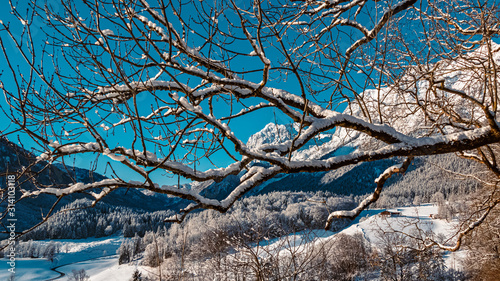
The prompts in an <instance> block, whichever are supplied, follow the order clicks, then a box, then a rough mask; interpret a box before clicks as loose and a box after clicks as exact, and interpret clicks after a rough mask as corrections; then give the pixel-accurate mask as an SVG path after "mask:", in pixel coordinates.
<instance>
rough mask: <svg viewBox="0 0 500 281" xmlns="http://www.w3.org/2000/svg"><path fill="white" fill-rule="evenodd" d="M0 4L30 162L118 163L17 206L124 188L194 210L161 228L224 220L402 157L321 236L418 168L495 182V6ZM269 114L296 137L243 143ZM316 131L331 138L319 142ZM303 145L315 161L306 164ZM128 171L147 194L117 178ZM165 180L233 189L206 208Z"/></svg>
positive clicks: (364, 1) (140, 0) (197, 196)
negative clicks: (295, 185)
mask: <svg viewBox="0 0 500 281" xmlns="http://www.w3.org/2000/svg"><path fill="white" fill-rule="evenodd" d="M55 4H57V6H56V5H55ZM11 6H12V11H13V14H14V15H15V16H16V17H17V19H18V20H19V21H20V22H22V24H23V25H24V28H23V30H22V35H21V36H17V35H16V34H15V33H14V32H13V31H12V29H11V28H10V26H9V24H8V23H6V22H4V23H2V24H1V25H2V27H3V30H2V32H1V37H0V45H1V48H2V50H3V53H4V56H5V59H6V61H7V68H8V69H9V70H10V72H11V75H12V77H13V80H12V81H9V83H7V81H3V84H2V86H1V88H2V90H3V92H4V94H5V96H6V99H7V101H8V103H9V105H10V109H7V111H8V113H9V116H10V118H11V121H12V123H13V124H15V125H16V126H17V127H16V129H17V128H19V129H21V130H22V131H24V132H26V133H27V134H29V135H30V136H31V137H32V138H33V140H34V141H36V142H38V144H39V145H40V147H43V148H44V151H43V153H42V154H41V155H40V156H39V158H38V159H39V160H40V161H42V160H46V161H49V162H53V161H56V160H58V161H68V159H70V158H71V157H74V156H76V155H80V154H92V153H94V154H98V155H100V156H102V157H103V158H105V157H107V158H109V159H110V160H113V161H110V162H112V163H109V164H107V167H108V168H109V169H111V170H112V171H113V177H112V178H110V179H106V180H102V181H99V182H94V183H91V184H83V183H78V182H77V183H75V184H73V185H70V186H67V187H63V188H60V187H51V186H49V187H47V186H44V187H40V188H39V189H38V190H34V191H26V192H25V193H24V194H23V197H29V196H36V195H39V194H53V195H56V196H57V197H58V198H59V199H60V198H61V197H63V196H66V195H68V194H73V193H78V192H86V193H88V194H90V195H92V196H93V197H94V198H95V202H98V201H99V200H101V199H102V198H103V197H104V196H106V195H108V194H109V193H110V192H111V191H112V190H114V189H117V188H120V187H121V188H144V189H148V190H150V191H153V192H158V193H165V194H169V195H172V196H177V197H181V198H184V199H188V200H191V201H192V202H193V204H191V205H189V206H188V207H187V208H185V209H183V210H181V211H180V214H179V215H178V216H176V217H174V218H169V219H167V220H168V221H177V222H180V221H182V220H183V218H184V217H185V215H186V214H188V213H189V212H191V211H193V210H195V209H199V208H209V209H215V210H218V211H221V212H224V211H226V210H227V209H228V208H230V207H231V206H232V204H233V203H234V202H235V201H236V200H238V199H239V198H240V197H241V196H243V195H244V194H246V193H247V192H248V191H250V190H252V189H253V188H254V187H256V186H257V185H259V184H261V183H263V182H265V181H267V180H269V179H271V178H273V177H275V176H276V175H278V174H283V173H299V172H320V171H330V170H333V169H337V168H340V167H344V166H347V165H351V164H356V163H359V162H362V161H376V160H380V159H388V158H393V157H403V158H404V159H405V160H404V161H403V162H402V164H400V165H396V166H393V167H389V168H388V169H387V170H386V171H385V172H383V173H382V174H381V175H380V177H379V178H378V179H376V180H375V183H376V189H375V192H374V193H373V194H372V195H371V196H369V197H368V198H366V200H364V201H363V202H362V203H361V204H360V205H359V206H358V207H357V208H356V209H354V210H351V211H340V212H333V213H331V214H330V217H329V218H328V221H327V227H329V226H330V224H331V223H332V221H333V220H334V219H335V218H338V217H355V216H357V215H359V213H360V212H361V211H362V210H363V209H365V208H367V207H368V206H369V205H370V204H371V203H372V202H374V201H376V200H377V199H378V197H379V195H380V192H381V191H382V188H383V186H384V183H385V181H386V180H387V179H388V178H389V177H391V176H392V175H393V174H395V173H402V172H404V171H405V170H406V169H407V168H408V166H409V165H410V163H411V161H412V159H413V157H416V156H422V155H433V154H442V153H457V154H459V155H460V156H462V157H467V158H471V159H474V160H476V161H479V162H481V163H483V164H485V166H486V167H487V168H488V169H489V170H491V172H492V173H493V174H495V175H496V177H497V178H498V177H499V176H500V169H499V167H498V165H497V159H496V158H497V154H495V153H494V151H493V149H492V148H491V144H494V143H497V142H499V141H500V127H499V125H498V122H497V116H496V115H497V113H498V98H499V95H498V85H499V83H498V79H499V78H500V76H499V74H498V69H497V68H498V65H499V48H500V46H499V45H497V44H495V43H494V40H496V39H497V38H498V34H499V32H500V31H499V20H498V18H499V17H498V14H499V12H498V5H496V3H495V2H490V1H478V2H474V1H468V0H464V1H460V0H456V1H451V2H450V1H446V2H444V1H438V0H435V1H434V0H429V1H417V0H397V1H385V0H382V1H369V0H353V1H344V0H339V1H253V2H252V3H246V2H244V1H236V0H231V1H163V0H162V1H159V0H137V1H132V0H120V1H118V0H96V1H76V2H69V1H61V2H57V1H48V2H47V3H40V1H32V2H31V3H30V5H29V9H28V15H25V14H21V13H20V10H19V9H16V8H15V7H14V6H15V5H14V4H12V3H11ZM464 11H465V12H464ZM40 22H43V29H42V30H40V28H36V27H39V26H40ZM37 24H38V26H37ZM35 29H36V31H37V32H38V35H37V37H36V39H35V38H34V37H33V34H34V32H35ZM40 33H43V36H41V35H40ZM42 37H43V40H40V39H39V38H42ZM40 43H43V44H40ZM7 44H13V45H14V46H15V47H17V49H18V50H19V52H20V54H21V56H22V57H23V58H24V60H25V62H26V63H27V65H28V70H27V71H26V72H23V71H22V69H25V68H19V69H18V68H17V67H16V62H15V61H14V60H15V59H13V56H11V54H10V53H9V50H10V49H9V48H7V47H6V45H7ZM20 69H21V70H20ZM266 112H267V113H269V112H271V113H274V114H278V115H279V116H280V118H282V119H284V120H285V121H284V122H285V123H286V122H288V123H289V124H293V126H292V127H293V128H294V130H293V132H292V133H291V136H290V137H289V138H288V139H286V140H280V139H279V138H278V139H276V140H274V141H273V142H271V143H267V144H261V145H254V146H251V145H249V144H248V143H246V142H245V141H246V139H245V138H246V137H245V138H244V137H243V136H242V135H244V134H242V130H241V129H239V127H242V126H246V125H245V124H248V123H249V122H253V121H252V120H253V118H255V117H256V116H258V115H259V114H265V113H266ZM327 133H329V134H330V135H331V136H332V141H330V142H328V143H327V144H324V143H322V142H320V141H319V142H317V140H319V139H320V138H322V137H323V135H324V134H327ZM355 138H358V139H359V138H361V139H362V140H364V141H363V144H362V145H361V147H359V148H358V149H357V150H355V151H354V152H352V153H349V154H346V155H336V154H332V153H331V152H332V151H335V150H337V149H339V148H341V147H342V146H344V145H346V144H348V143H349V142H350V141H352V140H353V139H355ZM311 145H312V146H315V147H316V152H315V153H312V152H310V153H305V152H304V151H305V148H307V147H309V146H311ZM114 161H116V162H114ZM256 161H258V162H261V163H266V165H252V163H255V162H256ZM120 165H121V166H122V167H123V166H124V167H127V168H128V170H127V172H126V173H127V174H125V173H124V172H123V170H115V169H114V168H116V167H118V166H120ZM264 166H265V167H264ZM132 173H133V174H135V175H136V176H138V177H141V178H142V180H141V181H128V180H126V178H128V177H129V176H130V174H132ZM165 173H167V176H168V175H172V176H174V177H179V179H180V178H181V177H182V178H184V179H187V180H191V181H197V182H207V181H221V180H223V179H224V178H226V177H228V176H230V175H237V176H238V177H239V184H238V185H237V186H236V187H235V188H234V189H233V190H231V192H230V193H229V195H228V196H227V197H226V198H224V199H222V200H215V199H208V198H206V197H205V196H203V195H202V193H200V192H199V190H194V189H187V188H183V187H181V186H180V185H179V186H166V185H163V186H162V185H160V184H159V183H158V182H157V180H155V179H157V178H158V176H157V175H163V174H165ZM498 202H499V199H498V198H496V199H492V200H491V201H489V202H487V204H486V205H487V206H488V207H487V208H486V209H485V211H484V212H483V214H485V216H486V215H487V213H489V210H491V209H492V208H494V207H495V206H496V205H497V204H498ZM47 217H48V216H47ZM483 220H484V219H483ZM481 221H482V220H481V218H479V220H478V221H477V223H480V222H481ZM473 228H474V224H471V225H470V227H469V228H466V229H464V230H463V233H464V235H465V234H466V233H468V232H469V231H470V230H471V229H473ZM460 237H461V236H460ZM459 245H460V242H459V243H458V244H457V247H459ZM443 247H445V246H443ZM448 249H451V250H453V249H455V248H453V247H448Z"/></svg>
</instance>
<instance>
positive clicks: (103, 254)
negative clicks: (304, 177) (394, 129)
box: [0, 204, 465, 281]
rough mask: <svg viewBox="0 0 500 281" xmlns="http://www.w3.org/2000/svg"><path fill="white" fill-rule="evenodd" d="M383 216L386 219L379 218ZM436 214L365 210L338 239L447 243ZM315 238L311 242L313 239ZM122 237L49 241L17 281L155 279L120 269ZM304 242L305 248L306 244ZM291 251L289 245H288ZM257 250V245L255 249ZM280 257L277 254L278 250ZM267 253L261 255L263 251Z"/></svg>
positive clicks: (450, 257) (4, 271)
mask: <svg viewBox="0 0 500 281" xmlns="http://www.w3.org/2000/svg"><path fill="white" fill-rule="evenodd" d="M383 211H389V213H390V214H387V213H386V215H383V214H384V213H383ZM434 214H437V207H436V206H434V205H431V204H426V205H421V206H418V207H402V208H396V209H388V210H368V211H365V212H363V213H362V214H361V215H360V216H359V218H358V219H357V220H356V221H354V222H353V223H352V224H351V225H350V226H349V227H347V228H345V229H344V230H342V231H341V232H340V233H344V234H348V235H354V234H356V233H361V234H362V235H363V237H364V238H365V239H366V240H367V241H368V242H369V243H370V244H371V245H372V247H377V245H380V243H381V242H382V241H381V233H382V232H384V233H390V232H401V231H402V232H405V233H410V232H413V231H414V230H415V229H416V228H417V226H418V228H419V229H421V230H423V231H427V232H429V233H430V231H432V232H433V235H434V236H436V237H437V236H439V235H442V236H445V237H450V236H451V235H453V234H454V226H455V224H456V222H453V221H452V222H448V221H445V220H441V219H433V218H432V216H433V215H434ZM336 235H337V233H333V232H330V231H314V232H308V233H307V234H306V233H305V232H301V233H296V234H292V235H289V236H287V237H286V239H288V241H290V240H292V241H294V244H295V245H302V246H304V245H306V243H320V242H324V241H327V240H328V239H335V236H336ZM311 236H314V237H313V238H314V239H311ZM123 239H124V238H123V237H104V238H89V239H82V240H53V241H55V242H57V243H58V244H59V246H60V253H59V255H58V256H57V258H56V259H55V260H54V261H53V262H50V261H47V260H46V259H27V258H22V259H18V260H16V278H15V280H18V281H35V280H40V281H42V280H60V281H64V280H68V276H69V275H70V274H71V272H72V270H80V269H84V270H85V271H86V273H87V274H88V275H89V276H90V280H92V281H114V280H117V281H126V280H129V279H130V278H131V276H132V274H133V272H134V271H135V270H136V269H138V270H139V271H141V272H142V273H143V276H148V275H150V274H151V275H155V274H156V271H157V270H158V269H157V268H151V267H146V266H141V265H139V264H140V260H136V261H133V262H131V263H129V264H122V265H119V264H118V256H117V255H116V251H117V249H118V248H119V246H120V244H121V242H122V241H123ZM281 239H284V237H282V238H277V239H273V240H269V241H264V242H262V243H261V244H260V245H258V246H259V247H268V248H273V247H274V248H276V247H281V246H280V245H284V243H280V240H281ZM304 241H308V242H304ZM36 243H42V244H43V243H50V241H49V240H44V241H36ZM287 244H288V245H290V243H287ZM255 247H257V245H255ZM278 251H280V249H278ZM262 253H265V251H262ZM464 255H465V252H464V251H459V252H457V253H447V254H446V255H445V264H446V266H447V267H448V268H452V269H457V270H460V263H461V262H460V261H461V259H462V258H463V257H464ZM8 268H9V265H8V264H7V260H6V259H1V260H0V280H8V278H9V277H10V272H8Z"/></svg>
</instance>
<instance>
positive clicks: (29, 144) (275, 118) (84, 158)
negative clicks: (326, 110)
mask: <svg viewBox="0 0 500 281" xmlns="http://www.w3.org/2000/svg"><path fill="white" fill-rule="evenodd" d="M52 2H55V1H52ZM53 7H55V9H56V10H57V9H58V7H57V6H53ZM18 11H19V13H20V14H23V13H24V11H25V9H24V8H23V7H21V6H19V7H18ZM0 19H1V20H2V21H3V22H4V23H6V24H8V25H9V27H10V30H11V32H12V33H13V34H14V36H19V37H21V33H22V31H23V25H22V24H21V23H20V22H19V21H18V20H17V19H16V18H15V17H14V16H13V15H12V14H11V12H10V6H9V5H8V3H7V2H5V1H3V2H2V3H1V4H0ZM33 23H34V24H33V26H32V27H33V28H32V36H33V39H34V42H35V43H41V42H44V41H45V35H44V34H43V32H40V31H41V29H43V28H46V27H45V26H44V25H43V24H42V23H41V22H40V21H36V20H35V21H34V22H33ZM1 32H2V38H6V37H5V36H6V35H7V34H6V33H5V31H1ZM4 44H5V47H6V49H7V50H6V51H7V53H8V55H9V58H10V60H11V62H14V63H18V65H14V66H13V67H14V68H19V69H20V70H21V72H23V73H25V75H26V73H29V68H28V67H27V65H26V64H25V63H24V62H23V60H22V57H21V56H20V54H19V52H18V51H17V50H16V48H15V46H14V45H12V44H8V43H4ZM246 47H248V46H246ZM250 50H251V49H249V52H250ZM13 57H14V58H15V59H12V58H13ZM253 60H254V61H255V60H257V61H258V59H257V58H253ZM241 63H247V64H248V65H249V66H251V65H252V63H253V62H252V61H251V60H250V59H248V60H247V61H242V62H241ZM50 67H51V66H50V65H48V66H47V68H49V69H50ZM59 67H63V68H64V67H66V68H67V66H61V65H59ZM63 71H64V69H63ZM67 71H70V69H67ZM0 73H1V76H0V79H1V80H2V81H3V83H4V86H5V88H6V89H11V90H13V89H15V84H14V83H13V79H12V76H11V73H10V71H9V70H8V69H7V65H6V62H5V59H4V56H3V55H2V56H0ZM251 76H252V75H251V74H249V75H247V76H246V77H245V78H247V79H248V78H249V77H251ZM255 76H256V77H255V79H251V80H254V82H259V79H261V74H260V73H259V74H256V75H255ZM271 85H272V83H271ZM272 86H278V85H272ZM279 86H280V87H281V88H284V89H287V90H289V91H291V92H296V91H297V90H298V83H297V82H296V81H294V80H293V79H289V80H288V82H287V83H286V84H280V85H279ZM138 100H139V102H141V103H144V104H145V110H146V109H147V107H146V106H147V105H148V104H151V100H150V99H148V96H147V94H140V95H139V96H138ZM0 106H2V108H4V109H8V108H9V107H8V105H7V103H6V101H5V99H4V97H2V99H1V101H0ZM221 110H227V106H226V109H221ZM235 111H236V112H238V111H239V109H238V108H236V110H235ZM1 114H2V115H3V113H1ZM249 117H250V118H238V119H235V120H233V121H231V123H230V127H231V129H232V130H233V131H234V132H235V134H236V135H237V136H239V137H240V138H241V139H242V140H243V141H246V140H247V139H248V138H249V137H250V136H251V135H252V134H254V133H255V132H257V131H259V130H260V129H262V128H263V127H264V126H265V125H266V124H268V123H271V122H273V123H274V122H277V123H289V122H290V120H289V119H288V118H286V116H284V115H283V114H282V113H280V112H279V111H275V110H274V109H265V110H261V111H259V112H258V113H252V114H250V115H249ZM6 119H7V117H5V116H2V120H6ZM249 120H250V122H249ZM69 128H71V127H69ZM66 129H67V128H66ZM0 130H1V131H3V132H6V133H10V132H12V131H13V130H15V127H13V126H12V125H11V124H10V122H1V123H0ZM7 137H8V138H9V139H10V140H11V141H13V142H14V143H17V144H20V145H22V146H23V147H24V148H25V149H27V150H32V149H33V148H35V149H37V150H39V149H40V148H39V147H38V146H37V144H36V143H35V142H34V141H33V140H32V139H31V138H30V137H28V136H27V135H26V134H25V133H22V132H15V133H12V134H9V135H8V136H7ZM108 137H109V139H110V140H112V141H116V142H117V143H119V142H120V141H122V142H123V141H124V139H126V138H129V137H130V136H127V135H124V134H122V133H116V135H114V136H113V135H111V134H108ZM80 140H81V141H87V140H85V139H80ZM88 141H93V140H88ZM229 150H232V146H230V147H229ZM95 160H96V155H80V156H78V157H76V158H75V159H67V160H66V161H69V164H73V163H74V164H75V165H76V166H79V167H81V168H90V166H92V165H94V164H95V163H94V161H95ZM108 160H109V159H107V158H106V157H103V159H101V160H100V161H98V165H97V172H100V173H104V171H107V172H109V169H107V170H106V168H105V166H106V165H105V164H106V162H108ZM214 160H216V161H218V162H219V163H218V164H222V165H221V166H224V162H227V163H230V159H229V157H227V156H225V155H224V154H223V153H216V155H215V156H214ZM198 165H199V166H198V168H199V169H206V168H209V167H210V164H209V163H208V161H205V162H203V161H201V162H200V163H198ZM113 167H114V168H115V169H116V170H117V171H118V173H119V174H120V175H122V176H123V175H125V176H124V178H127V179H130V180H132V179H134V180H135V179H140V178H139V177H136V176H133V175H131V174H130V173H127V169H128V168H126V167H123V166H122V165H120V164H114V166H113ZM107 174H108V175H109V173H107ZM153 178H154V179H155V180H157V181H159V182H160V183H174V182H175V183H176V182H177V179H176V178H170V177H168V176H165V174H164V173H163V175H160V174H156V175H155V176H153Z"/></svg>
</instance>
